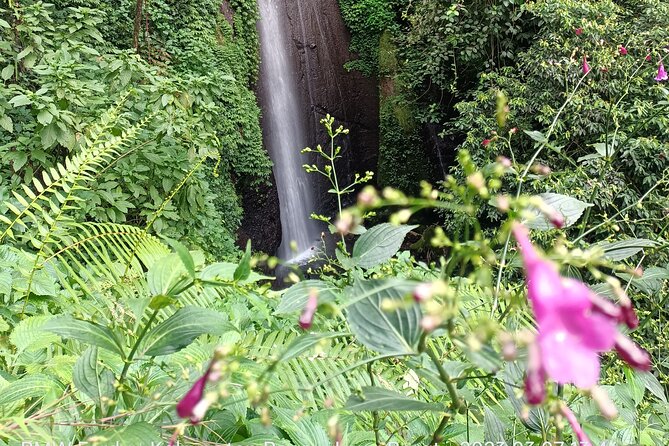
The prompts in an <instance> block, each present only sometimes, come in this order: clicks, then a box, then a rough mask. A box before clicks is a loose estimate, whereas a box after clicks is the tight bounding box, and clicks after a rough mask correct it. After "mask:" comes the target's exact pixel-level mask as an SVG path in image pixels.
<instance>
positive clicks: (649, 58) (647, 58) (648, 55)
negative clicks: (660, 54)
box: [646, 54, 652, 62]
mask: <svg viewBox="0 0 669 446" xmlns="http://www.w3.org/2000/svg"><path fill="white" fill-rule="evenodd" d="M651 59H652V58H651V57H650V54H647V55H646V62H650V61H651Z"/></svg>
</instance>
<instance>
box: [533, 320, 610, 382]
mask: <svg viewBox="0 0 669 446" xmlns="http://www.w3.org/2000/svg"><path fill="white" fill-rule="evenodd" d="M539 346H540V348H541V359H542V363H543V367H544V369H545V370H546V374H547V375H548V377H549V378H551V379H552V380H554V381H556V382H558V383H560V384H567V383H572V384H574V385H575V386H576V387H580V388H582V389H588V388H590V387H592V386H594V385H596V384H597V381H598V380H599V365H600V364H599V355H598V354H597V352H596V351H594V350H592V349H590V348H588V347H585V346H584V345H583V344H582V339H581V338H580V337H577V336H574V335H573V334H571V333H570V332H569V331H568V330H567V329H566V328H563V329H554V330H547V331H544V332H540V333H539Z"/></svg>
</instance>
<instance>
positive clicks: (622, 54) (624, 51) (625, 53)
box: [618, 45, 627, 56]
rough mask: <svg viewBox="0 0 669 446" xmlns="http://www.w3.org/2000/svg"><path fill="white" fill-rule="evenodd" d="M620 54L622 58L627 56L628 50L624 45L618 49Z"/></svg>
mask: <svg viewBox="0 0 669 446" xmlns="http://www.w3.org/2000/svg"><path fill="white" fill-rule="evenodd" d="M618 52H619V53H620V55H621V56H627V48H625V47H624V46H622V45H620V48H618Z"/></svg>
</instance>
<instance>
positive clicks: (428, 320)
mask: <svg viewBox="0 0 669 446" xmlns="http://www.w3.org/2000/svg"><path fill="white" fill-rule="evenodd" d="M441 322H442V321H441V318H439V317H437V316H431V315H427V316H423V319H421V320H420V326H421V327H422V328H423V330H425V331H426V332H428V333H431V332H433V331H434V330H436V329H437V327H439V325H441Z"/></svg>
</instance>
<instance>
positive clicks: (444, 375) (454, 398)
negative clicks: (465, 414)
mask: <svg viewBox="0 0 669 446" xmlns="http://www.w3.org/2000/svg"><path fill="white" fill-rule="evenodd" d="M425 353H427V356H429V358H430V360H432V363H433V364H434V366H435V367H436V368H437V372H438V373H439V379H440V380H441V381H442V382H443V383H444V384H446V388H447V389H448V395H449V396H450V397H451V409H452V410H453V411H454V412H457V411H459V410H460V409H461V408H462V407H463V403H462V400H461V399H460V397H459V396H458V391H457V390H456V389H455V386H454V385H453V380H452V379H451V377H450V376H449V375H448V372H447V371H446V369H445V368H444V366H443V365H442V364H441V361H440V360H439V358H437V355H436V354H435V353H434V350H433V349H432V348H430V347H429V346H426V348H425Z"/></svg>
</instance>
